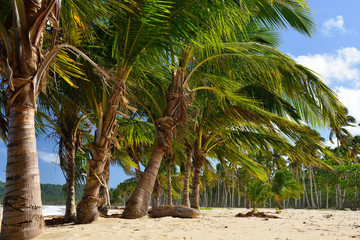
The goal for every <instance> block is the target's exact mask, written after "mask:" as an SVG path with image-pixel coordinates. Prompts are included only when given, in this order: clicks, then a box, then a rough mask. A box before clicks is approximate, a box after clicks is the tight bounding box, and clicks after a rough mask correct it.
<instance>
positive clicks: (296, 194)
mask: <svg viewBox="0 0 360 240" xmlns="http://www.w3.org/2000/svg"><path fill="white" fill-rule="evenodd" d="M272 192H273V194H274V199H275V201H276V202H277V204H278V207H279V209H282V208H283V207H282V205H281V200H283V199H286V198H289V197H291V198H300V194H301V186H300V185H299V183H298V182H296V181H295V179H294V175H293V173H292V172H291V171H289V170H287V169H286V168H283V169H280V170H279V171H277V172H276V173H275V176H274V179H273V180H272Z"/></svg>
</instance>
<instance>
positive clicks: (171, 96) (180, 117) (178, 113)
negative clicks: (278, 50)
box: [124, 1, 333, 218]
mask: <svg viewBox="0 0 360 240" xmlns="http://www.w3.org/2000/svg"><path fill="white" fill-rule="evenodd" d="M260 2H261V3H260ZM214 3H215V2H214ZM229 4H230V5H231V7H230V6H229V5H226V4H223V5H221V6H219V5H216V8H214V9H213V10H214V12H216V11H219V9H220V8H221V10H220V11H223V10H224V9H225V11H226V14H223V12H222V14H218V15H216V14H214V16H215V15H216V16H220V15H221V16H222V17H224V18H225V17H229V16H230V15H231V14H235V15H236V16H239V19H240V20H239V22H238V24H239V25H242V24H241V22H242V21H244V22H246V21H247V20H248V19H251V17H252V15H251V14H247V12H244V9H246V10H249V9H250V10H253V11H254V12H251V11H250V12H251V13H252V14H253V13H255V14H254V15H255V17H254V18H253V20H254V21H255V22H257V23H259V22H261V23H262V24H265V25H271V26H274V25H277V26H281V27H285V26H286V21H288V22H289V23H290V25H291V26H293V27H294V28H295V29H298V30H300V31H302V32H305V33H307V34H310V33H311V28H312V27H311V26H312V24H311V20H310V18H309V15H308V12H307V11H308V8H307V5H306V4H305V3H304V2H303V1H302V4H298V2H291V3H290V2H287V1H271V4H270V2H269V1H258V2H256V3H254V2H251V1H249V2H247V1H246V2H244V4H245V6H246V4H248V6H249V9H247V8H246V7H244V5H242V3H241V4H240V5H239V4H238V3H237V2H234V3H233V2H231V3H230V2H229ZM264 4H265V5H266V4H267V8H264ZM224 6H225V7H224ZM204 7H205V4H203V3H202V5H201V6H198V7H197V8H196V10H195V11H197V12H198V13H199V14H197V16H198V17H200V18H201V17H204V16H210V13H209V12H212V11H208V9H209V8H212V7H214V6H206V9H205V10H206V11H205V12H206V14H205V15H202V14H201V11H202V10H203V9H204ZM219 7H220V8H219ZM272 7H274V8H272ZM268 8H270V9H271V10H270V11H269V10H268ZM285 9H286V10H285ZM259 10H260V11H259ZM283 10H285V11H290V12H291V14H290V15H291V17H290V15H288V14H284V15H282V14H283V13H285V11H284V12H283ZM257 11H258V12H257ZM264 12H267V13H266V14H263V15H262V13H264ZM239 13H241V14H239ZM256 13H258V15H256ZM193 15H195V14H193ZM244 16H245V17H244ZM231 17H232V19H237V18H236V17H234V15H233V16H231ZM247 17H249V18H247ZM289 17H290V18H289ZM214 18H215V19H216V17H214ZM208 19H209V18H208ZM245 19H246V20H245ZM222 20H223V19H222ZM216 21H217V20H215V22H213V23H214V24H215V25H216V24H217V23H216ZM226 21H227V20H223V21H222V23H225V22H226ZM179 22H186V21H179ZM202 22H209V20H207V21H202ZM199 26H200V27H205V28H204V29H202V30H203V31H199V30H197V31H194V32H193V33H192V34H194V36H195V37H193V39H197V38H200V39H199V40H202V41H209V39H211V38H206V39H202V38H201V35H200V36H199V35H195V34H196V33H198V32H200V33H202V32H208V33H210V34H214V33H216V34H217V33H218V32H217V31H216V30H215V31H214V28H213V27H214V26H213V25H212V24H206V26H203V25H202V24H199ZM208 26H211V27H210V28H208ZM223 29H225V28H223ZM223 29H222V30H220V31H219V32H220V33H225V32H227V33H228V32H231V31H223ZM237 30H238V29H236V27H235V29H234V32H236V31H237ZM242 34H244V35H246V32H242ZM203 36H205V35H203ZM213 37H215V35H213ZM217 37H219V36H217ZM221 37H223V36H221ZM232 37H233V36H232ZM184 42H185V45H184V46H183V47H181V48H180V50H178V52H177V53H178V54H175V53H174V52H173V51H172V50H173V49H174V48H173V47H171V46H170V47H169V49H170V53H169V57H168V58H167V59H172V62H173V64H171V65H172V66H173V69H175V71H173V79H172V83H171V84H170V86H169V88H168V93H167V104H166V108H165V111H164V114H163V116H162V117H161V118H159V119H158V120H157V126H158V127H159V131H158V134H159V137H158V144H157V146H156V147H154V151H153V157H152V158H151V159H150V162H149V165H148V167H147V168H146V169H145V172H144V173H146V175H147V172H149V177H147V178H146V179H143V181H141V182H140V183H139V186H138V188H137V189H136V190H135V192H134V194H133V195H132V197H131V198H130V199H129V201H128V204H127V207H126V209H125V211H124V217H128V218H136V217H140V216H143V215H144V214H146V212H147V206H148V204H149V201H150V195H149V193H150V189H151V188H152V186H153V183H154V181H155V176H156V172H157V169H158V166H159V165H160V162H161V159H162V156H163V154H164V153H166V152H167V151H169V146H171V140H172V137H173V135H174V131H175V129H176V125H177V124H179V125H182V124H183V123H184V122H185V121H186V99H188V96H187V93H186V89H187V88H188V82H189V79H190V78H191V76H192V75H193V74H194V71H195V70H197V69H198V68H199V67H202V66H203V65H204V63H206V62H208V61H210V60H212V59H214V58H219V59H221V57H223V56H226V55H227V54H213V55H212V56H208V57H207V58H205V60H203V61H201V62H200V63H198V64H196V65H195V66H194V64H193V61H194V62H196V57H195V58H194V57H193V54H194V47H195V46H194V45H193V44H191V43H190V42H191V41H188V42H187V41H184ZM215 42H216V41H215ZM207 44H209V42H207V43H205V44H204V43H203V42H201V41H199V45H201V46H206V45H207ZM216 44H218V45H220V46H222V43H221V42H216ZM212 46H213V47H214V45H212ZM254 47H255V48H256V46H251V48H254ZM217 50H219V48H218V49H217ZM232 50H233V49H232ZM215 52H216V51H215ZM245 52H246V54H249V51H244V52H242V53H241V54H240V55H242V54H244V55H245ZM250 52H251V51H250ZM217 53H219V51H217ZM230 55H232V54H230ZM234 55H237V54H234ZM244 55H242V56H244ZM174 56H177V60H178V61H176V66H175V57H174ZM249 63H250V62H249ZM216 66H219V63H218V62H216V63H215V64H213V65H210V68H211V67H214V68H215V69H218V67H216ZM220 66H221V65H220ZM237 66H239V65H237ZM254 66H255V65H254ZM188 67H189V68H190V69H192V70H191V72H190V73H189V74H188V75H187V68H188ZM298 68H299V70H300V69H303V68H302V67H298ZM257 69H258V68H257ZM311 79H312V80H311V81H313V80H314V78H313V77H311ZM301 81H302V80H301ZM288 83H290V82H288ZM298 83H300V82H299V81H298ZM302 83H303V82H302ZM322 88H323V87H322ZM301 89H304V86H303V87H301ZM323 90H325V88H323ZM327 91H328V90H327ZM329 93H330V92H329ZM314 94H315V95H316V96H318V97H319V98H321V94H317V93H311V94H310V95H314ZM331 94H333V93H330V95H331ZM289 96H290V97H291V96H294V94H290V95H289ZM307 100H309V99H307ZM323 100H325V99H323ZM296 101H298V99H296ZM326 101H327V100H326ZM331 105H332V104H331ZM298 106H301V105H298ZM302 113H303V112H302ZM324 113H326V111H325V112H324ZM305 114H306V113H305ZM326 116H329V112H327V113H326ZM308 117H309V118H308V119H307V120H310V119H311V118H312V116H308ZM160 140H161V141H160Z"/></svg>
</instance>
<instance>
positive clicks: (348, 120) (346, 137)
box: [329, 107, 356, 158]
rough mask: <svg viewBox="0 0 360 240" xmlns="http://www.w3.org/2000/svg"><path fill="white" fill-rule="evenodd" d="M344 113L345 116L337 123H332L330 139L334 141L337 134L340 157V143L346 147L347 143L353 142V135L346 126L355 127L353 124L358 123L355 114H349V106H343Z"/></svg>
mask: <svg viewBox="0 0 360 240" xmlns="http://www.w3.org/2000/svg"><path fill="white" fill-rule="evenodd" d="M341 110H342V114H343V115H344V116H345V117H342V118H341V120H340V122H338V123H337V124H332V125H331V126H330V127H331V130H330V135H329V139H330V141H331V142H332V143H334V142H333V138H334V136H336V143H337V153H338V157H339V158H340V145H341V146H343V147H346V145H347V144H349V143H350V142H351V138H352V135H351V133H350V132H349V131H348V130H347V129H346V127H355V125H353V124H354V123H356V120H355V118H354V117H353V116H351V115H348V113H349V111H348V109H347V108H345V107H343V108H342V109H341Z"/></svg>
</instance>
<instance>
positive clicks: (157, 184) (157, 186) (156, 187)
mask: <svg viewBox="0 0 360 240" xmlns="http://www.w3.org/2000/svg"><path fill="white" fill-rule="evenodd" d="M160 190H161V183H160V180H159V179H158V178H157V179H156V180H155V184H154V189H153V206H152V207H153V208H156V207H158V206H159V201H160Z"/></svg>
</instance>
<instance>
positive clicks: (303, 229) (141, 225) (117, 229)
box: [36, 208, 360, 240]
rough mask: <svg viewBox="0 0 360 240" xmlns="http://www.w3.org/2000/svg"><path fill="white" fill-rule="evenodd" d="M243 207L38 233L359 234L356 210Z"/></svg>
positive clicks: (205, 237)
mask: <svg viewBox="0 0 360 240" xmlns="http://www.w3.org/2000/svg"><path fill="white" fill-rule="evenodd" d="M247 211H248V210H247V209H243V208H240V209H213V210H202V211H201V213H202V214H201V216H200V217H199V218H197V219H180V218H172V217H165V218H160V219H152V218H148V217H143V218H140V219H135V220H125V219H116V218H115V219H114V218H107V219H105V218H100V219H99V220H97V221H96V222H95V223H93V224H87V225H70V226H60V227H47V228H46V230H45V233H44V234H42V235H41V236H40V237H38V238H36V239H37V240H38V239H58V240H60V239H64V240H65V239H66V240H71V239H77V240H79V239H81V240H83V239H84V240H86V239H96V240H105V239H126V240H127V239H129V240H130V239H139V240H140V239H154V240H155V239H156V240H157V239H181V240H189V239H194V240H197V239H198V240H212V239H224V240H230V239H249V240H250V239H254V240H265V239H274V240H275V239H276V240H286V239H287V240H290V239H291V240H306V239H314V240H318V239H360V211H357V212H353V211H334V210H294V209H288V210H284V211H282V212H281V213H280V214H276V213H275V210H273V209H260V211H265V212H268V213H270V214H276V215H277V216H279V217H280V219H268V220H265V219H261V218H235V217H234V216H235V215H236V214H237V213H239V212H241V213H246V212H247ZM329 214H331V215H332V216H331V217H330V215H329Z"/></svg>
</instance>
